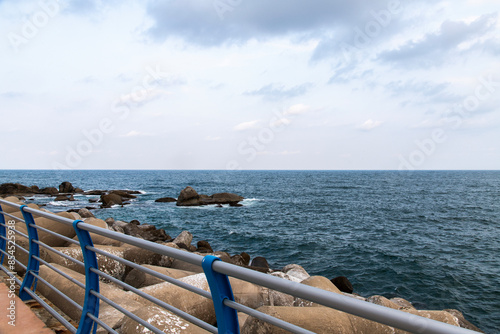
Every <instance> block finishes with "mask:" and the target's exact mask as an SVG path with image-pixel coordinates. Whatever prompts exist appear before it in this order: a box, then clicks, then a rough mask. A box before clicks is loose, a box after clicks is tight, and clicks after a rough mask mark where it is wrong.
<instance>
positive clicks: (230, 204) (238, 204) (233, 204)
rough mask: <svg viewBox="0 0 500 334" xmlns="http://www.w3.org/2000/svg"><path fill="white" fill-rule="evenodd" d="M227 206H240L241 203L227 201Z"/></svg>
mask: <svg viewBox="0 0 500 334" xmlns="http://www.w3.org/2000/svg"><path fill="white" fill-rule="evenodd" d="M229 206H233V207H240V206H243V204H240V203H235V202H231V203H229Z"/></svg>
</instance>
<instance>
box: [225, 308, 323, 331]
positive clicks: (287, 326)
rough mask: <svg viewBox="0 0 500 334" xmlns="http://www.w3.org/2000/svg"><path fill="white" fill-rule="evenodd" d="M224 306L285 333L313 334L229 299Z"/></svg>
mask: <svg viewBox="0 0 500 334" xmlns="http://www.w3.org/2000/svg"><path fill="white" fill-rule="evenodd" d="M224 305H226V306H228V307H230V308H232V309H235V310H237V311H240V312H243V313H246V314H248V315H250V316H252V317H254V318H257V319H260V320H263V321H265V322H268V323H270V324H271V325H275V326H277V327H280V328H283V329H286V330H287V331H290V332H292V333H299V334H314V332H311V331H308V330H307V329H304V328H302V327H299V326H296V325H294V324H291V323H289V322H286V321H284V320H281V319H278V318H276V317H273V316H271V315H269V314H265V313H262V312H259V311H257V310H254V309H253V308H250V307H248V306H245V305H242V304H239V303H237V302H234V301H232V300H229V299H225V300H224Z"/></svg>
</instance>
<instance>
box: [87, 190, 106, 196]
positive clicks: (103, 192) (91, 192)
mask: <svg viewBox="0 0 500 334" xmlns="http://www.w3.org/2000/svg"><path fill="white" fill-rule="evenodd" d="M105 193H106V190H90V191H86V192H84V194H85V195H104V194H105Z"/></svg>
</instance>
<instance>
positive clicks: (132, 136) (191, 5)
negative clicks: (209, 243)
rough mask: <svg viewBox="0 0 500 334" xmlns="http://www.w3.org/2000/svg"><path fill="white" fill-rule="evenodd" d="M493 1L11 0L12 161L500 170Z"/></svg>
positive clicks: (7, 49) (7, 57)
mask: <svg viewBox="0 0 500 334" xmlns="http://www.w3.org/2000/svg"><path fill="white" fill-rule="evenodd" d="M499 12H500V6H499V4H498V0H461V1H460V0H459V1H424V0H422V1H404V2H403V1H402V2H399V1H397V0H396V1H392V0H391V1H379V0H371V1H362V0H352V1H340V0H311V1H298V0H286V1H285V0H275V1H264V0H170V1H169V0H165V1H140V2H139V1H83V0H78V1H71V0H69V1H62V0H61V1H56V0H42V1H16V0H0V36H1V39H0V57H1V58H0V59H1V61H0V78H1V79H0V108H1V124H2V131H1V133H0V140H1V142H2V145H0V154H1V156H2V159H0V169H53V168H58V169H60V168H63V169H500V117H499V116H500V61H499V59H500V14H499Z"/></svg>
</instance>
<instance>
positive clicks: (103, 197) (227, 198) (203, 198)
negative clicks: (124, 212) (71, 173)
mask: <svg viewBox="0 0 500 334" xmlns="http://www.w3.org/2000/svg"><path fill="white" fill-rule="evenodd" d="M140 193H141V192H140V191H137V190H90V191H84V190H82V189H81V188H75V187H74V186H73V185H72V184H71V183H70V182H67V181H65V182H63V183H61V184H60V185H59V189H58V188H55V187H46V188H42V189H40V188H39V187H38V186H31V187H28V186H25V185H22V184H19V183H4V184H1V185H0V197H5V196H9V195H15V196H18V198H20V199H22V196H33V195H45V196H54V197H55V198H54V201H74V200H75V198H74V194H82V195H98V196H100V198H99V199H97V198H93V199H90V202H91V203H101V205H100V207H101V208H110V207H112V206H114V205H121V206H123V205H127V204H130V202H129V201H130V200H131V199H135V198H137V196H136V195H138V194H140ZM242 200H244V197H242V196H240V195H236V194H233V193H227V192H224V193H216V194H213V195H210V196H209V195H203V194H198V193H197V192H196V190H194V189H193V188H192V187H189V186H188V187H186V188H184V189H183V190H182V191H181V192H180V194H179V196H178V198H177V199H176V198H173V197H162V198H158V199H157V200H155V202H158V203H169V202H175V203H176V205H177V206H202V205H217V206H222V205H223V204H229V206H243V205H242V204H240V203H239V202H241V201H242ZM88 208H89V209H93V207H88Z"/></svg>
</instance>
